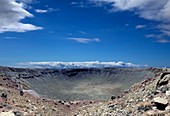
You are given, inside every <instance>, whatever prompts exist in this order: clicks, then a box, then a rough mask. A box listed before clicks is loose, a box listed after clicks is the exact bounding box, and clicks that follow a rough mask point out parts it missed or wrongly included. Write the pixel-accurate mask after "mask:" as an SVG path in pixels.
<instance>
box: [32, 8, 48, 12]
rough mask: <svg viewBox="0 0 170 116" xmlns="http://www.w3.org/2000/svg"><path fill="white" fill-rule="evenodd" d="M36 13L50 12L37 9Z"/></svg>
mask: <svg viewBox="0 0 170 116" xmlns="http://www.w3.org/2000/svg"><path fill="white" fill-rule="evenodd" d="M35 12H36V13H47V12H48V10H42V9H35Z"/></svg>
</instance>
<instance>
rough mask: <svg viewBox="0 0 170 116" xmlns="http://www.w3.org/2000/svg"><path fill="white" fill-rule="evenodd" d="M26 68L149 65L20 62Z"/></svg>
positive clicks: (131, 65) (20, 65)
mask: <svg viewBox="0 0 170 116" xmlns="http://www.w3.org/2000/svg"><path fill="white" fill-rule="evenodd" d="M17 65H18V66H19V67H24V68H57V69H63V68H105V67H145V66H147V65H137V64H132V63H125V62H121V61H119V62H99V61H94V62H24V63H18V64H17Z"/></svg>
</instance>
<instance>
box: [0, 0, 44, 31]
mask: <svg viewBox="0 0 170 116" xmlns="http://www.w3.org/2000/svg"><path fill="white" fill-rule="evenodd" d="M26 17H33V15H32V14H31V13H29V12H28V11H27V10H25V9H24V3H22V2H16V0H0V33H3V32H26V31H32V30H40V29H42V27H37V26H35V25H32V24H26V23H22V22H21V20H22V19H25V18H26Z"/></svg>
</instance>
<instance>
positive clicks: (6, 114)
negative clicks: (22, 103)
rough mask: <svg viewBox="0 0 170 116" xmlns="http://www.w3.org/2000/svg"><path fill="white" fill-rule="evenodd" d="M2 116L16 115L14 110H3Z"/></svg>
mask: <svg viewBox="0 0 170 116" xmlns="http://www.w3.org/2000/svg"><path fill="white" fill-rule="evenodd" d="M0 116H15V114H14V113H13V112H12V111H9V112H1V113H0Z"/></svg>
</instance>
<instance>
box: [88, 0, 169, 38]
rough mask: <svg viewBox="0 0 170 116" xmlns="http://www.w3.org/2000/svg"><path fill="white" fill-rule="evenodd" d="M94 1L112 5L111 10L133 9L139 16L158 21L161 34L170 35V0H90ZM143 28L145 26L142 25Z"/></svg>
mask: <svg viewBox="0 0 170 116" xmlns="http://www.w3.org/2000/svg"><path fill="white" fill-rule="evenodd" d="M89 1H91V2H94V3H96V4H97V3H105V4H106V3H107V4H110V5H111V6H112V9H110V10H109V11H112V12H117V11H126V10H128V11H132V12H134V13H135V14H137V15H138V16H139V17H142V18H144V19H147V20H151V21H157V22H158V23H159V25H158V26H157V27H156V28H157V29H158V30H160V32H162V33H161V35H162V34H163V35H164V36H167V37H170V34H169V33H170V0H156V1H155V0H89ZM142 28H143V27H142Z"/></svg>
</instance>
